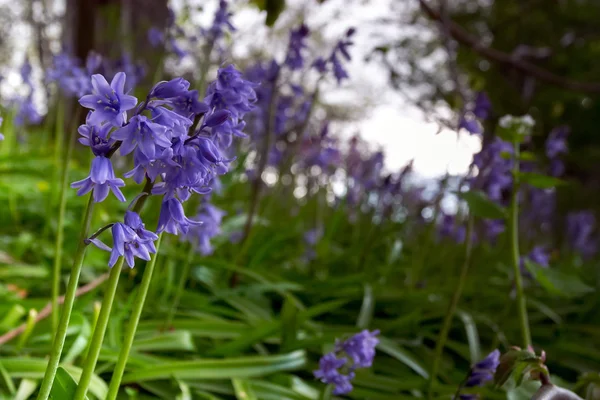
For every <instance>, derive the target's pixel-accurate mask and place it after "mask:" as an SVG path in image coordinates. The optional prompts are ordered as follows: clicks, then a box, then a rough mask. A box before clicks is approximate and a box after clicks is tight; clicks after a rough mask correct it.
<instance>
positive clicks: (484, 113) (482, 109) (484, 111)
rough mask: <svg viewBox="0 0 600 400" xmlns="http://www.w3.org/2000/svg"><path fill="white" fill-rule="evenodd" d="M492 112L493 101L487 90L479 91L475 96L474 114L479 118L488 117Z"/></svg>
mask: <svg viewBox="0 0 600 400" xmlns="http://www.w3.org/2000/svg"><path fill="white" fill-rule="evenodd" d="M491 112H492V103H491V102H490V98H489V97H488V96H487V94H485V92H478V93H477V96H475V105H474V106H473V115H475V116H476V117H477V118H479V119H487V118H488V117H489V116H490V114H491Z"/></svg>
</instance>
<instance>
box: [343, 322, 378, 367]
mask: <svg viewBox="0 0 600 400" xmlns="http://www.w3.org/2000/svg"><path fill="white" fill-rule="evenodd" d="M377 335H379V330H374V331H373V332H369V331H368V330H366V329H365V330H363V331H362V332H360V333H357V334H356V335H354V336H352V337H351V338H349V339H347V340H345V341H343V342H341V343H338V351H343V352H344V353H345V354H347V355H348V356H349V357H350V358H351V359H352V361H353V365H352V368H370V367H371V365H372V364H373V359H374V358H375V346H377V343H379V339H377Z"/></svg>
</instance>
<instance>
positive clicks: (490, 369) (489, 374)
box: [459, 349, 500, 400]
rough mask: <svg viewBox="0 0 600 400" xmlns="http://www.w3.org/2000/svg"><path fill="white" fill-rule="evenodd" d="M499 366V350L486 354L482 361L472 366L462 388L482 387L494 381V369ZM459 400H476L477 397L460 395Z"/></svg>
mask: <svg viewBox="0 0 600 400" xmlns="http://www.w3.org/2000/svg"><path fill="white" fill-rule="evenodd" d="M498 365H500V350H497V349H496V350H494V351H492V352H491V353H490V354H488V355H487V356H486V357H485V358H484V359H483V360H481V361H478V362H477V363H475V365H473V367H472V368H471V371H470V372H469V377H468V378H467V380H466V382H465V384H464V385H463V387H466V388H473V387H477V386H483V385H485V384H486V383H487V382H489V381H491V380H492V379H494V373H495V372H496V368H498ZM459 398H460V399H461V400H477V399H478V398H479V396H477V395H475V394H461V395H460V396H459Z"/></svg>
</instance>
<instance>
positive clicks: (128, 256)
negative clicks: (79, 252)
mask: <svg viewBox="0 0 600 400" xmlns="http://www.w3.org/2000/svg"><path fill="white" fill-rule="evenodd" d="M130 224H133V225H130ZM111 233H112V237H113V247H112V249H111V248H110V247H108V246H107V245H105V244H104V243H102V242H101V241H100V240H98V239H93V240H91V242H92V243H93V244H94V245H95V246H96V247H98V248H100V249H102V250H106V251H110V258H109V260H108V266H109V267H111V268H112V267H113V266H114V265H115V264H116V263H117V260H118V259H119V257H124V258H125V261H126V262H127V265H128V266H129V267H130V268H133V267H134V266H135V258H139V259H142V260H145V261H150V254H153V253H156V246H155V245H154V241H155V240H157V239H158V236H157V235H156V234H155V233H154V232H150V231H148V230H146V229H145V227H144V224H143V222H142V220H141V218H140V216H139V215H138V214H137V213H135V212H133V211H127V213H126V214H125V223H120V222H117V223H116V224H114V225H113V226H112V228H111Z"/></svg>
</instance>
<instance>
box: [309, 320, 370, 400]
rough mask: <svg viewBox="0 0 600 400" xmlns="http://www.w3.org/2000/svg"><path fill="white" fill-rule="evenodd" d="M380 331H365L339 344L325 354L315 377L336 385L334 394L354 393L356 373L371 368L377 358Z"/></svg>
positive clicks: (315, 372)
mask: <svg viewBox="0 0 600 400" xmlns="http://www.w3.org/2000/svg"><path fill="white" fill-rule="evenodd" d="M378 334H379V331H378V330H375V331H373V332H369V331H368V330H364V331H362V332H360V333H357V334H356V335H354V336H352V337H350V338H349V339H347V340H345V341H343V342H337V343H336V345H335V349H334V350H333V351H332V352H330V353H327V354H325V355H324V356H323V357H322V358H321V360H320V361H319V369H317V370H316V371H314V375H315V377H316V378H318V379H319V380H320V381H321V382H323V383H326V384H330V385H334V389H333V394H335V395H340V394H347V393H350V392H351V391H352V389H353V388H352V382H351V381H352V379H354V375H355V374H354V371H355V370H356V369H358V368H370V367H371V365H372V364H373V359H374V358H375V346H377V343H379V339H377V335H378Z"/></svg>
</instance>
